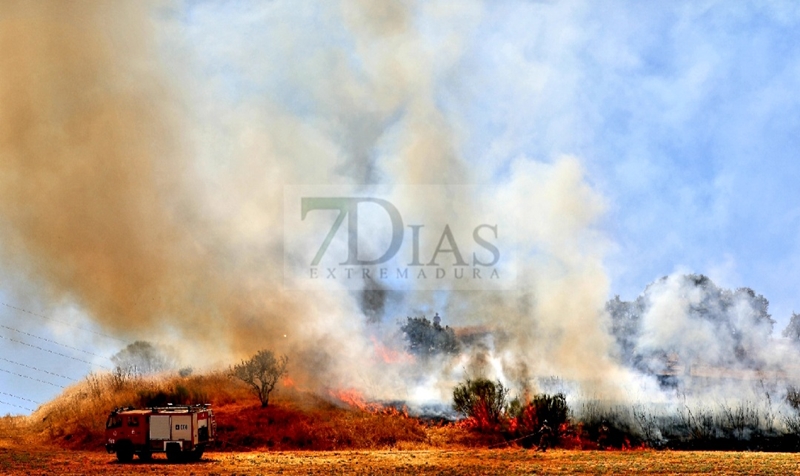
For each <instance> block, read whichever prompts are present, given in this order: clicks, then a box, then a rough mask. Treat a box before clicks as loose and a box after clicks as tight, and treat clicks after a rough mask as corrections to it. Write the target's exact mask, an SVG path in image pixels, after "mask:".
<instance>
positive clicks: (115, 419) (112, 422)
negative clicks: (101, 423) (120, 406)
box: [106, 415, 122, 428]
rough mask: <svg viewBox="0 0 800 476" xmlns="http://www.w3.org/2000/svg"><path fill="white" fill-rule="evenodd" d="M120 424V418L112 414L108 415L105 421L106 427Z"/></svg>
mask: <svg viewBox="0 0 800 476" xmlns="http://www.w3.org/2000/svg"><path fill="white" fill-rule="evenodd" d="M120 426H122V418H120V417H118V416H116V415H112V416H110V417H108V421H107V422H106V428H118V427H120Z"/></svg>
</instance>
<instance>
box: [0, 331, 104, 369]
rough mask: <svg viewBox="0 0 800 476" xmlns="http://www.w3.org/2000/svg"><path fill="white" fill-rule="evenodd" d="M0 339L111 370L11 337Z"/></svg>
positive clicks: (1, 336)
mask: <svg viewBox="0 0 800 476" xmlns="http://www.w3.org/2000/svg"><path fill="white" fill-rule="evenodd" d="M0 339H5V340H10V341H11V342H16V343H17V344H22V345H26V346H28V347H32V348H34V349H39V350H41V351H43V352H49V353H51V354H53V355H57V356H59V357H66V358H67V359H72V360H77V361H78V362H83V363H85V364H89V365H96V366H97V367H100V368H104V369H106V370H111V369H109V368H108V367H106V366H105V365H100V364H95V363H93V362H89V361H88V360H83V359H79V358H77V357H73V356H71V355H67V354H62V353H61V352H55V351H52V350H50V349H45V348H42V347H39V346H38V345H33V344H28V343H27V342H23V341H21V340H17V339H12V338H11V337H6V336H3V335H0Z"/></svg>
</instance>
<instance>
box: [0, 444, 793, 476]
mask: <svg viewBox="0 0 800 476" xmlns="http://www.w3.org/2000/svg"><path fill="white" fill-rule="evenodd" d="M0 474H8V475H48V476H50V475H52V474H58V475H105V474H114V475H141V474H159V475H160V474H164V475H250V474H253V475H258V474H263V475H272V474H281V475H308V474H375V475H381V474H400V475H405V474H407V475H415V476H416V475H427V474H437V475H493V474H497V475H529V474H593V475H594V474H620V475H622V474H659V475H661V474H676V475H677V474H680V475H693V474H697V475H700V474H721V475H740V474H759V475H761V474H764V475H787V474H800V456H798V455H795V454H789V453H741V452H740V453H736V452H690V451H680V452H676V451H608V452H603V451H567V450H552V451H548V452H546V453H542V452H536V451H530V450H523V449H517V448H514V449H502V450H485V449H460V450H446V449H429V450H408V451H398V450H373V451H307V452H302V451H281V452H272V451H269V452H236V453H218V452H209V453H207V454H206V456H204V457H203V459H202V461H200V462H198V463H191V464H173V463H168V462H167V461H166V459H164V458H163V456H162V457H156V458H155V459H154V460H153V461H151V462H147V463H141V462H139V461H138V460H134V461H133V462H132V463H130V464H120V463H118V462H117V460H116V458H115V457H114V456H113V455H109V454H106V453H104V452H99V451H74V450H63V449H46V448H39V449H31V448H20V447H14V446H5V447H3V448H0Z"/></svg>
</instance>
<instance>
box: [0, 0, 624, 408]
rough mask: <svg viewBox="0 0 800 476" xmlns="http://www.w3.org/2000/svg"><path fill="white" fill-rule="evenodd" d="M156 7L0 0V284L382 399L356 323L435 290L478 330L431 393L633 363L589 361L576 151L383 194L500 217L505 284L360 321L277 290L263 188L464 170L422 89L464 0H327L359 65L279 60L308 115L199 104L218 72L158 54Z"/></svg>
mask: <svg viewBox="0 0 800 476" xmlns="http://www.w3.org/2000/svg"><path fill="white" fill-rule="evenodd" d="M415 8H419V9H423V10H425V9H427V10H426V12H425V13H426V14H428V15H438V16H441V17H442V19H443V20H444V21H445V23H447V24H448V25H452V24H455V25H458V27H457V28H456V27H451V30H448V34H447V35H444V36H443V38H442V40H441V42H440V44H439V47H438V48H437V49H436V51H431V50H430V49H427V48H426V47H425V45H423V41H422V39H421V38H420V33H419V32H418V31H417V30H416V29H415V27H414V13H415V10H414V9H415ZM164 11H168V5H165V4H161V3H145V2H114V3H110V2H109V3H100V2H4V3H3V4H2V6H0V71H2V74H0V181H2V182H1V183H0V194H2V196H0V223H1V224H2V226H0V229H1V230H2V231H1V232H0V237H1V238H2V253H3V255H2V256H3V260H4V264H5V265H6V266H7V267H9V269H12V270H13V271H14V272H15V273H18V274H19V275H20V276H22V277H20V278H19V279H18V280H17V281H16V282H14V283H11V285H12V286H16V287H17V288H18V289H16V290H15V291H16V292H18V293H22V294H24V293H34V294H37V295H41V296H42V298H43V300H45V301H47V302H51V303H54V305H60V304H64V303H73V302H74V303H76V304H77V305H78V306H79V307H81V308H82V309H84V310H85V312H86V313H87V314H89V315H90V316H91V318H92V319H93V320H94V321H95V322H97V323H99V324H100V325H101V326H102V328H104V329H105V330H107V331H108V332H111V333H113V334H114V335H117V336H120V337H124V338H126V339H130V340H133V339H135V338H140V339H147V340H153V341H165V342H168V343H170V344H172V345H173V346H174V347H178V349H177V350H178V351H179V352H180V353H181V354H182V355H183V356H184V358H186V359H187V360H188V361H192V362H197V361H200V359H201V358H202V359H204V361H206V362H209V363H210V364H218V363H223V364H224V363H226V362H228V363H229V362H230V361H231V359H235V358H241V357H245V356H247V355H249V354H251V353H253V352H255V351H257V350H259V349H261V348H271V349H274V350H275V351H277V352H280V353H287V354H288V355H289V356H290V359H291V360H290V362H291V367H290V372H291V374H292V377H293V378H294V379H295V380H296V381H298V382H301V383H305V384H306V385H318V386H336V385H348V386H355V387H359V388H361V389H362V390H364V391H365V392H367V393H368V394H370V395H372V396H375V397H398V398H400V397H406V396H408V395H409V393H411V391H410V390H409V388H410V386H411V384H410V383H407V382H406V381H405V378H406V377H407V376H409V375H412V374H413V372H412V373H409V372H411V371H410V370H409V369H407V368H406V366H407V365H408V364H407V363H403V362H401V363H393V364H390V363H386V362H384V361H382V360H381V359H380V358H379V357H378V355H377V351H376V346H375V344H374V337H375V336H378V337H379V338H380V339H382V340H384V341H385V342H386V343H387V345H389V346H390V347H393V348H394V349H395V350H397V351H402V346H403V343H402V341H401V340H399V339H398V337H397V326H396V321H395V319H398V318H400V319H402V318H404V317H405V316H406V315H413V313H414V312H415V310H416V309H421V308H424V307H425V306H426V305H431V303H432V301H435V300H438V301H437V302H438V303H440V304H441V305H442V312H443V314H444V315H446V316H447V317H448V318H449V319H450V321H449V322H448V323H449V324H451V325H487V326H488V327H489V328H491V329H492V330H493V331H496V333H497V336H496V338H495V339H494V341H493V342H492V343H491V345H490V346H487V347H486V348H484V349H483V350H482V351H481V352H483V353H484V355H482V356H480V357H476V356H462V357H460V358H459V359H455V360H453V361H452V362H446V363H445V365H444V367H445V370H444V371H441V372H440V373H438V374H436V375H437V378H441V380H440V381H439V382H433V383H431V382H430V381H429V382H428V383H426V385H429V386H431V387H432V388H434V389H435V390H434V392H433V394H434V397H435V398H446V397H447V393H448V392H449V391H450V389H451V388H452V386H451V384H452V381H453V379H454V378H457V377H458V376H460V373H461V372H462V371H463V370H464V369H468V370H473V371H475V372H482V373H485V374H486V375H487V376H490V377H501V378H503V379H504V380H511V381H513V382H515V383H518V385H519V386H520V387H524V388H527V387H528V386H529V385H530V381H531V379H532V378H533V377H535V376H548V375H558V376H560V377H563V378H565V379H570V380H575V381H580V382H583V383H584V385H585V386H586V388H585V390H586V391H587V392H589V393H592V394H605V395H609V396H613V397H620V396H621V395H622V390H623V388H624V386H625V385H626V384H627V383H628V382H629V381H630V379H631V378H632V377H631V376H630V375H628V374H627V373H626V372H625V371H623V370H622V369H621V368H620V367H619V366H618V365H617V364H616V363H615V362H614V361H613V359H612V358H611V357H610V356H611V350H612V338H611V337H610V336H609V334H608V333H607V331H606V327H607V324H606V322H605V317H604V313H603V305H604V302H605V300H606V299H607V295H608V286H609V283H608V279H607V277H606V274H605V271H604V269H603V264H602V260H603V257H604V255H605V248H606V244H605V242H604V240H603V239H602V237H601V236H599V235H598V233H597V232H596V231H594V227H595V226H596V224H597V220H598V219H599V217H600V216H601V214H602V212H603V209H604V205H603V200H602V198H601V197H599V196H598V195H597V194H596V193H595V192H594V191H593V190H592V189H591V187H589V186H588V185H587V184H586V179H585V176H584V171H583V170H582V168H581V164H580V161H579V160H578V159H576V158H572V157H563V158H561V159H557V160H555V161H554V162H553V163H551V164H545V163H540V162H536V161H534V160H531V159H519V160H517V161H515V162H514V164H513V166H512V169H511V172H510V178H508V179H507V180H505V181H504V182H503V183H500V184H499V185H497V184H496V185H494V186H491V187H488V186H487V187H486V188H485V190H486V193H485V195H482V196H476V197H473V203H474V205H475V207H476V210H475V213H474V214H470V213H463V214H462V215H458V216H456V215H454V211H453V208H452V204H451V203H449V202H448V201H447V200H446V199H442V197H427V196H426V197H402V196H398V197H394V199H395V201H396V202H397V203H403V204H404V205H406V206H408V207H412V208H416V209H418V210H419V211H420V213H421V214H422V215H421V216H439V217H441V216H447V217H450V216H451V215H452V218H451V219H450V223H452V224H453V226H454V228H456V227H458V226H463V227H469V226H474V224H475V222H474V220H473V215H474V216H477V215H478V210H477V209H478V208H480V209H481V210H497V213H504V214H506V213H507V214H509V215H511V216H514V217H515V218H514V220H515V223H516V226H517V242H516V243H515V246H516V247H517V250H516V251H517V252H518V253H519V257H520V276H522V277H521V278H520V280H519V282H518V288H517V289H516V290H514V291H507V292H501V293H480V292H478V293H467V292H452V293H450V294H449V295H448V296H447V297H446V298H445V299H443V300H442V299H441V298H440V297H437V295H436V294H435V293H432V292H416V293H415V292H411V293H408V294H406V295H404V296H403V297H402V298H400V304H399V305H397V306H396V307H395V308H392V309H389V310H387V311H386V313H387V315H386V316H384V317H385V320H386V322H384V323H383V324H374V325H370V324H369V323H368V322H367V319H366V317H365V315H364V310H363V309H362V308H361V306H360V304H359V298H358V296H357V295H356V294H354V293H350V292H347V291H345V290H341V291H338V292H330V293H322V292H301V291H287V290H284V288H283V287H282V284H283V283H282V275H281V269H282V266H283V248H282V229H281V227H282V223H283V221H282V216H281V211H282V203H281V200H282V193H281V187H282V186H283V185H286V184H295V183H306V184H315V183H330V184H367V185H364V187H365V188H367V189H368V187H369V185H370V184H384V185H390V186H391V185H394V184H441V185H444V186H447V185H451V184H461V183H477V182H480V181H481V180H480V178H479V177H476V176H474V175H473V174H471V173H470V168H471V167H470V166H469V165H468V164H466V163H465V162H464V161H463V160H462V159H461V158H460V157H459V153H458V150H459V147H460V146H461V145H462V144H461V142H460V141H461V140H462V139H463V137H462V134H463V131H462V130H461V129H460V127H459V126H460V125H459V124H457V123H452V121H451V120H450V119H448V118H447V117H446V116H445V114H444V113H443V112H442V111H441V110H440V108H439V107H438V106H437V103H436V100H435V96H436V91H435V80H436V79H437V78H438V77H439V76H442V75H445V74H450V73H451V71H450V69H451V68H452V65H454V64H456V63H457V60H458V58H459V56H460V54H461V50H462V49H463V44H464V42H465V36H466V35H467V34H468V33H469V29H470V28H471V25H473V24H474V23H475V18H477V17H478V16H479V15H480V9H479V8H478V7H475V6H473V5H467V4H464V6H463V8H462V9H460V12H461V16H460V17H453V16H452V15H451V13H452V12H450V11H449V10H448V9H447V8H444V7H442V6H438V7H437V6H426V5H423V4H420V5H416V6H414V5H411V4H407V3H404V2H367V1H362V2H345V3H344V4H343V5H342V6H341V8H339V9H335V12H336V14H338V15H341V18H342V23H343V25H344V28H345V30H347V32H348V33H349V34H350V35H351V36H352V39H353V41H354V45H355V46H354V47H355V51H356V55H357V57H358V59H359V61H360V68H361V70H359V71H354V70H353V68H352V67H351V66H348V62H347V60H346V58H344V54H343V53H342V52H340V51H337V50H336V48H334V47H331V48H329V49H326V48H321V51H319V52H317V53H315V54H314V55H308V56H299V57H298V58H297V63H296V64H295V65H294V67H296V68H297V73H292V74H297V80H298V81H301V82H302V81H305V82H307V83H308V84H307V89H308V91H309V94H310V95H311V96H312V97H313V98H314V99H315V100H316V103H315V104H316V106H315V107H316V108H317V109H316V110H315V113H316V115H317V116H316V117H317V119H315V120H305V119H304V118H303V117H301V116H300V115H298V114H295V113H294V112H292V111H290V110H288V108H286V107H283V106H281V105H279V104H277V102H276V101H275V100H274V99H273V98H270V97H268V95H265V96H259V97H258V98H257V100H253V101H249V102H247V103H246V104H240V105H237V106H236V107H232V108H226V107H223V106H218V105H216V104H215V102H214V95H215V91H217V90H216V89H215V88H217V87H218V85H217V84H210V83H204V82H202V81H201V80H199V79H194V78H192V75H191V74H190V72H188V71H181V68H183V67H184V66H186V65H188V64H191V62H192V61H194V59H192V58H183V61H185V63H181V61H176V60H175V58H173V59H172V60H171V61H174V62H173V63H170V61H169V60H166V59H165V56H164V55H162V54H161V53H160V51H161V50H159V45H160V44H159V41H158V40H159V39H160V38H162V37H163V35H164V34H165V32H172V33H173V34H175V32H179V31H180V27H178V26H175V25H171V24H169V22H170V20H169V19H168V18H167V19H162V20H159V21H160V22H161V23H158V22H157V21H156V20H154V18H157V17H158V15H157V12H161V13H163V12H164ZM463 12H467V13H466V14H464V13H463ZM167 16H168V15H167ZM287 38H291V35H290V33H287ZM178 43H180V41H178ZM285 46H286V47H287V48H294V47H296V46H294V45H293V43H292V41H290V39H287V40H286V42H285ZM176 49H178V50H179V49H180V48H179V47H178V46H176ZM235 49H236V48H233V47H232V50H235ZM173 55H175V56H176V57H177V56H180V55H179V54H177V53H174V52H173ZM166 57H169V55H167V56H166ZM230 60H231V62H232V63H234V64H237V63H236V62H237V61H239V62H240V63H241V64H245V63H247V62H248V61H250V58H249V57H241V58H237V57H236V56H235V55H234V54H232V55H231V56H230ZM167 63H170V64H167ZM279 66H280V65H276V64H272V63H269V62H265V65H264V66H263V68H262V69H257V70H256V72H254V73H253V75H264V76H265V77H270V75H271V74H274V73H275V71H277V70H278V69H279ZM309 78H310V79H309ZM445 189H446V187H445ZM32 289H35V291H33V290H32ZM389 321H391V322H389ZM175 342H180V343H181V345H178V346H175ZM185 343H188V345H183V344H185ZM323 375H324V378H321V377H320V376H323ZM436 392H439V393H438V394H437V393H436Z"/></svg>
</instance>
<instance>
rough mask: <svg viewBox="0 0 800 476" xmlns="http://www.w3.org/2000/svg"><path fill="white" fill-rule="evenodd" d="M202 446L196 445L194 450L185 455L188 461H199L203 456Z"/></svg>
mask: <svg viewBox="0 0 800 476" xmlns="http://www.w3.org/2000/svg"><path fill="white" fill-rule="evenodd" d="M204 449H205V448H203V447H202V446H200V447H198V448H197V449H195V450H194V451H192V452H190V453H189V454H187V455H186V456H188V460H189V461H200V460H201V459H202V458H203V450H204Z"/></svg>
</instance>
